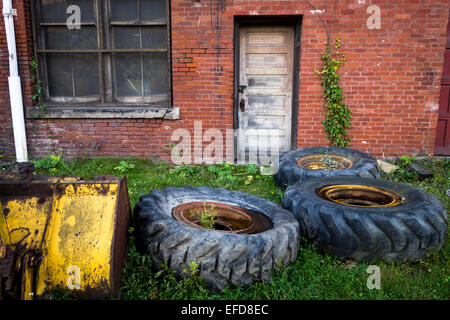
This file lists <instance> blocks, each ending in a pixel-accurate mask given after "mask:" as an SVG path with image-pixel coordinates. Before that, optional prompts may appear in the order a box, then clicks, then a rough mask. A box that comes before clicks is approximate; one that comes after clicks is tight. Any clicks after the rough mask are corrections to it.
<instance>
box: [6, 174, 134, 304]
mask: <svg viewBox="0 0 450 320" xmlns="http://www.w3.org/2000/svg"><path fill="white" fill-rule="evenodd" d="M14 182H16V183H14ZM0 202H1V204H2V207H3V212H4V214H3V216H4V221H3V223H2V218H1V217H0V230H5V229H6V230H7V232H8V235H9V237H10V240H8V238H7V237H6V236H5V235H4V233H5V231H2V232H0V234H2V242H3V243H4V244H8V243H7V242H8V241H10V243H9V245H8V248H9V250H10V252H12V251H13V253H14V254H15V258H14V268H12V270H13V271H12V272H14V273H15V274H14V275H12V276H15V277H16V278H17V277H19V278H20V282H21V284H20V292H21V298H22V299H36V298H37V299H42V298H43V299H45V298H49V297H50V296H49V292H50V290H51V289H53V288H56V287H59V288H66V289H68V290H72V291H73V292H74V293H75V294H76V295H77V296H79V297H81V298H100V297H106V296H110V295H113V296H117V295H118V291H119V287H120V276H121V271H122V266H123V262H124V259H125V257H126V248H127V229H128V225H129V218H130V212H131V210H130V204H129V198H128V191H127V185H126V180H125V178H122V179H118V178H115V177H109V176H108V177H98V178H96V179H93V180H90V181H85V180H81V179H79V178H74V177H62V178H58V179H55V177H47V178H43V177H36V178H34V179H33V180H31V181H28V183H26V184H25V185H24V184H23V183H22V182H20V180H19V179H17V178H16V179H15V180H14V179H11V177H10V176H9V179H6V180H5V179H3V180H2V179H1V177H0ZM0 259H1V256H0ZM3 260H4V261H6V260H5V259H3ZM9 262H10V263H11V261H9ZM4 265H8V264H7V263H6V262H5V263H4ZM0 267H1V264H0ZM19 271H20V272H19ZM3 273H4V272H3ZM19 273H20V275H19ZM3 280H4V281H3V282H4V283H6V284H8V282H7V281H5V279H3ZM15 281H16V282H17V281H19V280H18V279H15ZM0 284H1V281H0ZM4 286H5V285H4ZM3 289H4V288H3ZM11 290H12V289H11ZM16 291H17V285H16Z"/></svg>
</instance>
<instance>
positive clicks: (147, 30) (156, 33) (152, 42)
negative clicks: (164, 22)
mask: <svg viewBox="0 0 450 320" xmlns="http://www.w3.org/2000/svg"><path fill="white" fill-rule="evenodd" d="M167 45H168V44H167V27H166V26H152V27H142V48H146V49H167Z"/></svg>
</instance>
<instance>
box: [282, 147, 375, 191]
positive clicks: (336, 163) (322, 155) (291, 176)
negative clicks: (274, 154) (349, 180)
mask: <svg viewBox="0 0 450 320" xmlns="http://www.w3.org/2000/svg"><path fill="white" fill-rule="evenodd" d="M337 176H356V177H365V178H375V179H378V178H379V176H380V168H379V166H378V163H377V160H376V159H375V158H374V157H372V156H371V155H370V154H368V153H364V152H362V151H359V150H354V149H349V148H340V147H305V148H301V149H296V150H291V151H288V152H285V153H283V154H282V155H281V156H280V161H279V165H278V171H277V172H276V174H275V177H274V178H275V181H276V182H277V183H278V185H279V186H281V187H287V186H290V185H293V184H294V183H296V182H297V181H305V180H307V179H311V178H321V177H337Z"/></svg>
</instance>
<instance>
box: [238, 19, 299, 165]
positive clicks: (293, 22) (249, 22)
mask: <svg viewBox="0 0 450 320" xmlns="http://www.w3.org/2000/svg"><path fill="white" fill-rule="evenodd" d="M302 18H303V16H302V15H279V16H234V84H233V130H236V129H237V128H238V126H239V120H238V115H239V91H238V86H239V72H240V64H239V61H240V28H241V26H255V25H276V26H291V27H294V54H293V59H294V61H293V63H294V64H293V68H294V70H293V72H292V76H293V79H292V119H291V121H292V123H291V145H290V149H294V148H296V146H297V122H298V120H297V118H298V95H299V84H300V44H301V25H302ZM234 161H235V162H236V161H237V136H236V135H235V136H234Z"/></svg>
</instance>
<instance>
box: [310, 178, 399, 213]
mask: <svg viewBox="0 0 450 320" xmlns="http://www.w3.org/2000/svg"><path fill="white" fill-rule="evenodd" d="M319 196H320V197H321V198H323V199H325V200H328V201H332V202H336V203H340V204H343V205H347V206H354V207H373V208H381V207H394V206H398V205H399V204H401V203H402V202H403V199H402V197H401V196H399V195H398V194H397V193H395V192H392V191H390V190H386V189H382V188H378V187H372V186H363V185H342V184H341V185H334V186H328V187H325V188H322V189H321V190H320V191H319Z"/></svg>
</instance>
